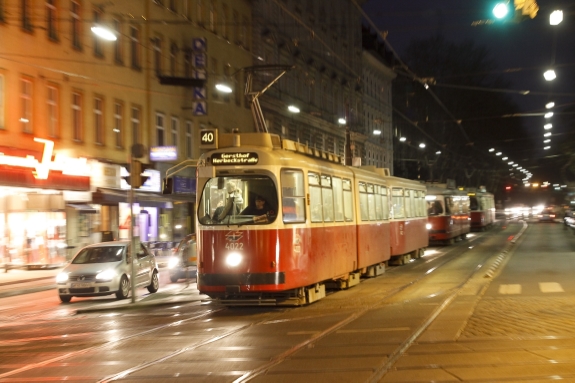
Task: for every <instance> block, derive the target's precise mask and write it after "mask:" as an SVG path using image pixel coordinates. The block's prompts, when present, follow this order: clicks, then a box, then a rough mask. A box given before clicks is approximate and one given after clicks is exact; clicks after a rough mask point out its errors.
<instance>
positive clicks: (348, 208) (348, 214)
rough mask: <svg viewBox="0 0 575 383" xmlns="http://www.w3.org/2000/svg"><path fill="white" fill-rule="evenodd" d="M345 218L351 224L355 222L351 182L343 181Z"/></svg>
mask: <svg viewBox="0 0 575 383" xmlns="http://www.w3.org/2000/svg"><path fill="white" fill-rule="evenodd" d="M342 186H343V217H344V219H345V220H346V221H347V222H349V221H353V193H352V190H351V180H349V179H343V180H342Z"/></svg>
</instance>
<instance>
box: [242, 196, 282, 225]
mask: <svg viewBox="0 0 575 383" xmlns="http://www.w3.org/2000/svg"><path fill="white" fill-rule="evenodd" d="M240 214H241V215H253V216H254V221H260V220H264V218H263V217H264V216H265V220H269V217H271V216H275V214H276V213H275V211H274V210H273V209H272V208H271V207H270V206H269V204H268V202H267V201H266V199H265V198H264V197H263V196H262V195H259V194H257V195H256V197H255V198H254V203H253V204H250V205H248V207H246V208H245V209H244V210H242V212H241V213H240ZM259 217H262V218H261V219H256V218H259Z"/></svg>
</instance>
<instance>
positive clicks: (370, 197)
mask: <svg viewBox="0 0 575 383" xmlns="http://www.w3.org/2000/svg"><path fill="white" fill-rule="evenodd" d="M367 212H368V214H369V220H370V221H375V195H374V194H373V185H372V184H367Z"/></svg>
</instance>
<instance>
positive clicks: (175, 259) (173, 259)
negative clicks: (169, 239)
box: [168, 257, 180, 269]
mask: <svg viewBox="0 0 575 383" xmlns="http://www.w3.org/2000/svg"><path fill="white" fill-rule="evenodd" d="M179 264H180V258H179V257H170V259H169V260H168V269H173V268H176V267H177V266H178V265H179Z"/></svg>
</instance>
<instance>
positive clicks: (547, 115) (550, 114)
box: [544, 112, 553, 118]
mask: <svg viewBox="0 0 575 383" xmlns="http://www.w3.org/2000/svg"><path fill="white" fill-rule="evenodd" d="M544 117H545V118H551V117H553V112H547V113H545V116H544Z"/></svg>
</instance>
